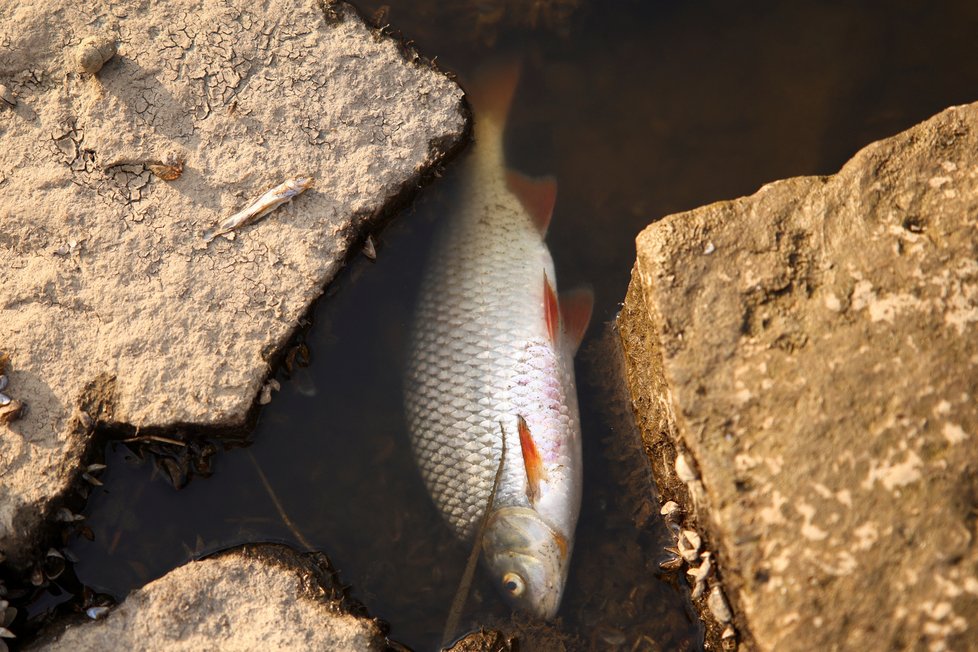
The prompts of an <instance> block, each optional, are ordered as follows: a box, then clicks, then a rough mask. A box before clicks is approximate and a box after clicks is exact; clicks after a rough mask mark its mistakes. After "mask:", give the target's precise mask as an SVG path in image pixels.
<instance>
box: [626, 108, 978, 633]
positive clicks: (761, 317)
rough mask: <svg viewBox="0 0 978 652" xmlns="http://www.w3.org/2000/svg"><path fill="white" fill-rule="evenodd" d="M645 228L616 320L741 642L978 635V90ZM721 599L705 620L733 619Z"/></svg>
mask: <svg viewBox="0 0 978 652" xmlns="http://www.w3.org/2000/svg"><path fill="white" fill-rule="evenodd" d="M637 244H638V259H637V261H636V265H635V270H634V273H633V277H632V283H631V286H630V288H629V294H628V298H627V299H626V303H625V307H624V309H623V311H622V314H621V316H620V318H619V326H620V329H621V334H622V341H623V343H624V346H625V349H626V357H627V362H628V365H629V382H630V385H631V392H632V399H633V406H634V408H635V411H636V414H637V418H638V420H639V423H640V426H641V428H642V431H643V437H644V438H645V442H646V446H647V450H648V451H649V452H650V459H651V461H652V464H653V466H654V468H655V470H656V481H657V483H658V485H659V490H660V495H661V498H662V500H663V501H666V500H676V501H679V502H682V503H683V505H684V506H685V507H686V508H687V510H688V511H689V512H690V518H691V519H692V522H693V523H694V524H695V526H696V528H697V529H698V530H699V531H700V532H702V533H703V534H704V536H705V541H706V543H705V545H706V546H707V547H708V548H709V549H711V550H714V551H715V560H716V562H717V566H718V568H719V570H720V571H721V574H720V575H718V576H714V577H713V578H712V579H711V580H709V583H710V585H711V586H710V587H708V588H710V589H712V585H714V584H715V585H716V586H720V587H722V589H723V590H724V591H725V593H726V597H727V599H728V600H729V602H730V606H731V607H732V610H733V612H734V621H735V625H736V629H737V636H738V637H739V638H740V639H741V640H744V637H750V638H749V639H748V642H749V644H750V645H749V646H750V647H751V648H756V649H760V650H809V649H895V650H897V649H919V648H921V647H926V648H928V649H932V650H939V649H965V648H968V647H969V645H970V643H968V642H969V641H973V640H974V639H975V631H974V627H975V626H974V623H975V622H978V548H976V547H975V545H974V541H975V538H976V537H978V529H976V522H978V519H976V515H978V474H976V472H975V469H976V468H978V446H976V442H975V438H976V437H978V408H976V403H975V400H974V396H975V392H976V391H978V262H976V261H978V104H972V105H967V106H960V107H953V108H950V109H948V110H946V111H944V112H943V113H941V114H939V115H937V116H935V117H933V118H931V119H930V120H928V121H926V122H924V123H922V124H920V125H918V126H916V127H914V128H912V129H910V130H908V131H906V132H904V133H902V134H899V135H897V136H894V137H893V138H890V139H887V140H883V141H880V142H877V143H874V144H872V145H870V146H868V147H866V148H865V149H863V150H862V151H860V152H859V153H858V154H857V155H856V156H855V157H854V158H853V159H852V160H851V161H849V162H848V163H847V164H846V165H845V166H844V167H843V168H842V169H841V170H840V171H839V172H838V173H837V174H835V175H833V176H830V177H824V178H816V177H809V178H798V179H789V180H785V181H779V182H775V183H772V184H769V185H767V186H765V187H763V188H762V189H761V190H760V191H758V192H757V193H756V194H755V195H753V196H751V197H746V198H742V199H737V200H733V201H729V202H720V203H716V204H712V205H710V206H706V207H703V208H699V209H696V210H693V211H689V212H687V213H681V214H677V215H672V216H669V217H667V218H664V219H663V220H661V221H659V222H656V223H654V224H652V225H651V226H649V227H648V228H647V229H646V230H645V231H644V232H643V233H642V234H641V235H640V236H639V238H638V241H637ZM680 458H682V460H681V463H677V462H679V461H680ZM680 467H682V468H680ZM710 594H711V593H710V591H707V592H706V593H705V595H704V600H703V602H702V603H698V607H699V608H700V609H701V610H702V611H704V612H708V611H713V612H714V613H713V615H712V616H707V621H708V622H711V621H710V619H711V618H713V621H716V620H718V619H717V618H716V615H717V614H719V615H721V616H726V613H725V609H724V607H726V605H725V604H721V603H720V602H719V600H718V599H716V598H714V599H713V604H710Z"/></svg>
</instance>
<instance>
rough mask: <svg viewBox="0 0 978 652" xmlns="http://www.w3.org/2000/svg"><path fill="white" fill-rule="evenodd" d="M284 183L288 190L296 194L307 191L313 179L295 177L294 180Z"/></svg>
mask: <svg viewBox="0 0 978 652" xmlns="http://www.w3.org/2000/svg"><path fill="white" fill-rule="evenodd" d="M286 183H288V184H289V189H290V190H292V191H294V192H296V194H298V193H300V192H303V191H305V190H308V189H309V188H311V187H312V184H313V179H312V177H297V178H295V179H289V180H288V181H287V182H286Z"/></svg>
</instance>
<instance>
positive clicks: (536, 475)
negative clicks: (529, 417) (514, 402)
mask: <svg viewBox="0 0 978 652" xmlns="http://www.w3.org/2000/svg"><path fill="white" fill-rule="evenodd" d="M517 424H518V426H519V431H520V449H522V451H523V466H524V467H526V496H527V498H529V499H530V502H535V501H536V499H537V497H538V496H539V495H540V481H541V480H543V479H544V478H545V477H546V475H547V472H546V469H544V468H543V458H541V457H540V451H538V450H537V445H536V444H535V443H534V442H533V437H532V436H531V435H530V426H528V425H527V424H526V420H525V419H524V418H523V417H517Z"/></svg>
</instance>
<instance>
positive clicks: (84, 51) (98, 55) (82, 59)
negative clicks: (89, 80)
mask: <svg viewBox="0 0 978 652" xmlns="http://www.w3.org/2000/svg"><path fill="white" fill-rule="evenodd" d="M115 53H116V44H115V39H113V38H109V37H108V36H105V35H98V36H87V37H85V38H83V39H82V42H81V43H79V44H78V46H77V47H76V48H75V50H74V52H73V55H74V57H73V58H74V61H73V63H74V67H75V71H76V72H87V73H89V74H95V73H97V72H98V71H99V70H101V69H102V66H104V65H105V62H106V61H108V60H109V59H111V58H112V57H114V56H115Z"/></svg>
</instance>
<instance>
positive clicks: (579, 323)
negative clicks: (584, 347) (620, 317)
mask: <svg viewBox="0 0 978 652" xmlns="http://www.w3.org/2000/svg"><path fill="white" fill-rule="evenodd" d="M593 311H594V290H592V289H591V288H587V287H584V288H577V289H576V290H571V291H569V292H564V293H563V294H561V295H560V315H561V317H562V318H563V321H564V332H566V333H567V339H568V340H570V342H571V344H572V345H573V347H574V350H575V351H577V347H579V346H580V345H581V340H583V339H584V333H585V332H587V327H588V324H590V323H591V313H592V312H593Z"/></svg>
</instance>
